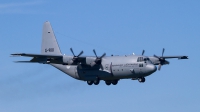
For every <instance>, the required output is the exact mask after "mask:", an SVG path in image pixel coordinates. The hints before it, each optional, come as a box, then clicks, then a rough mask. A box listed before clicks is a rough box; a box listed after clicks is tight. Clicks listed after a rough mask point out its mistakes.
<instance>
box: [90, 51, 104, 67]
mask: <svg viewBox="0 0 200 112" xmlns="http://www.w3.org/2000/svg"><path fill="white" fill-rule="evenodd" d="M93 52H94V54H95V56H96V59H95V61H94V62H93V63H92V64H91V66H92V67H93V66H94V65H96V64H99V65H100V64H101V60H102V58H103V57H104V56H105V55H106V53H103V55H102V56H101V57H98V56H97V53H96V51H95V50H94V49H93Z"/></svg>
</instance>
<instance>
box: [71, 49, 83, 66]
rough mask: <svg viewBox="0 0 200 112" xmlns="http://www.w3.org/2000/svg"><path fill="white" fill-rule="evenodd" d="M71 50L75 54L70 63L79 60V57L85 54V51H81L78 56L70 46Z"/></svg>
mask: <svg viewBox="0 0 200 112" xmlns="http://www.w3.org/2000/svg"><path fill="white" fill-rule="evenodd" d="M70 51H71V52H72V54H73V55H74V57H73V58H72V60H71V61H70V64H72V63H74V62H76V61H78V57H79V56H81V55H82V54H83V51H81V52H80V53H79V54H78V55H77V56H76V55H75V54H74V51H73V49H72V48H70Z"/></svg>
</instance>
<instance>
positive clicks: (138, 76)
mask: <svg viewBox="0 0 200 112" xmlns="http://www.w3.org/2000/svg"><path fill="white" fill-rule="evenodd" d="M42 33H43V34H42V47H41V54H29V53H15V54H11V55H12V56H25V57H32V59H31V60H30V61H17V62H29V63H42V64H50V65H52V66H54V67H55V68H57V69H59V70H61V71H62V72H64V73H66V74H68V75H69V76H71V77H73V78H75V79H78V80H82V81H87V84H88V85H92V84H95V85H98V84H99V82H100V80H104V81H105V83H106V85H111V84H113V85H116V84H117V83H118V81H119V80H120V79H132V80H138V81H139V82H145V77H146V76H149V75H151V74H152V73H154V72H155V71H156V70H157V67H156V66H155V65H158V70H160V69H161V66H162V65H165V64H169V62H168V61H167V60H165V59H170V58H178V59H188V56H163V54H164V50H165V49H163V51H162V56H156V55H154V56H144V50H143V52H142V55H125V56H106V53H104V54H103V55H101V56H97V53H96V51H95V50H93V52H94V55H95V56H81V55H82V54H83V51H81V52H80V53H79V54H78V55H75V54H74V51H73V49H72V48H70V50H71V52H72V54H73V55H72V56H67V55H63V54H62V53H61V51H60V48H59V46H58V43H57V40H56V37H55V35H54V32H53V29H52V27H51V24H50V22H48V21H47V22H45V23H44V26H43V32H42Z"/></svg>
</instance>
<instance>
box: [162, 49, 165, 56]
mask: <svg viewBox="0 0 200 112" xmlns="http://www.w3.org/2000/svg"><path fill="white" fill-rule="evenodd" d="M164 52H165V49H164V48H163V51H162V57H163V54H164Z"/></svg>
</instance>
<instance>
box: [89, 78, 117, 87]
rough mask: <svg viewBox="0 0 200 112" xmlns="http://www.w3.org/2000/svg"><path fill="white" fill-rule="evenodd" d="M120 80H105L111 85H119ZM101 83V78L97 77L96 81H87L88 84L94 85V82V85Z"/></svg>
mask: <svg viewBox="0 0 200 112" xmlns="http://www.w3.org/2000/svg"><path fill="white" fill-rule="evenodd" d="M118 81H119V80H105V83H106V85H108V86H109V85H111V84H113V85H117V83H118ZM99 83H100V80H99V79H98V78H97V79H96V80H94V81H87V84H88V85H92V84H94V85H98V84H99Z"/></svg>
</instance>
